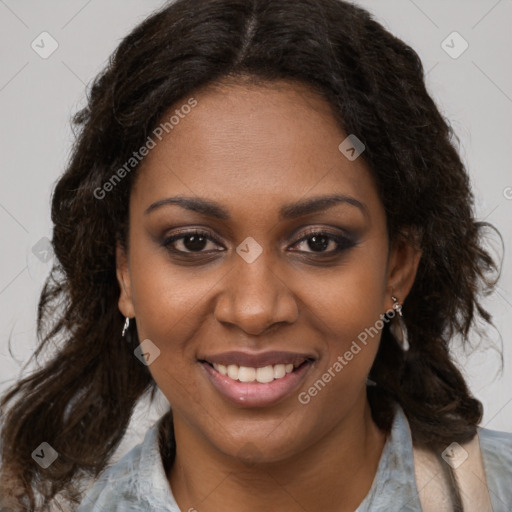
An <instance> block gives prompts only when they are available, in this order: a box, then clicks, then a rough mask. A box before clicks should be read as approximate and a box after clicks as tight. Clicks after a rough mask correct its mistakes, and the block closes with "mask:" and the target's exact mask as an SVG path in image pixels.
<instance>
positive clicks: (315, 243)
mask: <svg viewBox="0 0 512 512" xmlns="http://www.w3.org/2000/svg"><path fill="white" fill-rule="evenodd" d="M300 244H304V245H306V247H308V248H310V249H311V250H310V251H307V250H306V251H300V252H306V253H310V254H311V253H312V254H314V253H317V254H321V255H322V254H325V255H334V254H338V253H339V252H341V251H343V250H345V249H349V248H350V247H353V246H354V245H355V242H354V241H353V240H351V239H349V238H348V237H346V236H343V235H340V234H337V233H336V234H335V233H330V232H328V231H322V230H312V231H309V232H308V233H306V234H305V235H304V236H303V237H302V238H301V239H300V240H298V241H297V242H296V243H295V244H294V246H297V245H300ZM329 248H330V249H331V250H327V249H329Z"/></svg>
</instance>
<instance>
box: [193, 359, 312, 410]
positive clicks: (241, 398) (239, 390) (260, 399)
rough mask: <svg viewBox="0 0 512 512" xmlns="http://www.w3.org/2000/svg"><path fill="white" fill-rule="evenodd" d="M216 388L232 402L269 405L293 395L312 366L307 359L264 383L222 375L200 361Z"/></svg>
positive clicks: (257, 405) (250, 405)
mask: <svg viewBox="0 0 512 512" xmlns="http://www.w3.org/2000/svg"><path fill="white" fill-rule="evenodd" d="M200 364H201V366H202V367H203V368H204V369H205V371H206V374H207V375H208V377H209V379H210V382H211V383H212V384H213V386H214V387H215V389H216V390H217V391H218V392H219V393H220V394H221V395H222V396H224V397H225V398H226V399H227V400H229V401H230V402H232V403H234V404H236V405H239V406H242V407H268V406H270V405H274V404H277V403H278V402H280V401H281V400H284V399H285V398H286V397H288V396H289V395H291V394H292V393H293V392H294V391H295V390H296V389H297V388H298V387H299V386H300V385H301V383H302V381H303V380H304V377H305V376H306V373H307V372H308V370H309V368H310V367H311V361H306V362H305V363H303V364H302V365H301V366H300V367H299V368H297V369H296V370H294V371H293V372H290V373H287V374H286V375H285V376H284V377H282V378H281V379H274V380H273V381H272V382H268V383H265V384H262V383H261V382H256V381H254V382H240V381H238V380H233V379H230V378H229V377H228V376H227V375H222V373H219V372H218V371H217V370H215V369H214V368H212V367H211V366H210V365H209V364H208V363H204V362H200Z"/></svg>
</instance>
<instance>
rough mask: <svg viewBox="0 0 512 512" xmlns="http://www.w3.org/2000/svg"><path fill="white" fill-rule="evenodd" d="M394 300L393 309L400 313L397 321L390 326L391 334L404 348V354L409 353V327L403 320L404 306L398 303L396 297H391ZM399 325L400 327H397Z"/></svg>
mask: <svg viewBox="0 0 512 512" xmlns="http://www.w3.org/2000/svg"><path fill="white" fill-rule="evenodd" d="M391 298H392V299H393V302H394V304H393V309H394V310H395V311H396V312H397V313H398V315H395V316H396V319H395V321H394V322H392V323H391V324H390V326H389V330H390V331H391V334H392V335H393V337H394V338H395V340H396V341H397V342H398V344H399V345H400V346H401V347H402V350H403V351H404V352H407V351H408V350H409V347H410V345H409V337H408V335H407V327H406V326H405V322H404V319H403V316H404V315H403V313H402V304H400V302H398V299H397V298H396V297H393V296H391ZM397 323H398V325H397Z"/></svg>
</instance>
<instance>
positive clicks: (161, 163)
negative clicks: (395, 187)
mask: <svg viewBox="0 0 512 512" xmlns="http://www.w3.org/2000/svg"><path fill="white" fill-rule="evenodd" d="M192 96H193V98H194V100H195V101H196V102H197V104H196V105H195V106H194V107H193V108H191V109H188V108H186V109H182V108H181V107H182V106H183V105H185V104H187V102H188V100H189V98H185V99H183V100H182V101H181V102H178V103H176V104H175V105H173V107H172V108H170V109H169V110H168V112H167V113H166V115H165V116H163V121H164V122H165V121H168V120H169V119H170V117H171V116H172V115H173V114H174V115H175V117H174V123H173V127H172V129H171V130H169V133H165V132H164V134H163V137H162V140H161V141H159V140H158V139H155V141H156V145H155V147H154V148H153V149H151V151H150V152H149V154H148V155H147V156H146V157H145V160H144V162H143V164H142V166H141V168H140V169H139V171H138V177H137V182H136V187H135V188H134V192H133V194H132V196H133V201H134V203H135V205H134V206H138V207H140V208H144V207H147V206H148V204H149V203H150V202H153V201H158V200H160V199H164V198H165V197H166V196H171V195H177V194H185V195H187V196H199V197H207V198H215V199H216V200H217V201H218V202H220V203H225V204H229V205H232V206H233V208H236V207H237V206H238V207H244V208H245V209H247V207H248V205H249V203H253V204H254V205H256V204H258V205H260V206H262V205H266V206H267V207H269V206H270V204H274V203H275V204H276V205H277V204H282V203H287V202H291V201H294V200H297V199H298V198H303V197H307V196H309V195H310V196H317V195H319V194H325V193H330V194H332V193H340V194H345V195H350V196H354V197H356V198H357V199H359V200H361V201H362V202H365V203H372V202H375V201H376V202H379V200H378V194H377V191H376V188H375V185H374V182H373V179H372V177H371V174H370V172H369V169H368V167H367V166H366V164H365V162H364V160H363V159H362V158H357V159H356V160H354V161H350V160H349V159H347V158H346V157H345V155H344V154H343V153H341V152H340V150H339V148H338V146H339V145H340V143H341V142H342V141H343V140H344V139H345V138H346V137H347V134H346V133H344V132H343V130H342V129H341V127H340V126H339V124H338V123H337V121H336V119H335V117H334V115H333V113H332V110H331V107H330V105H329V103H328V102H327V101H326V100H324V99H323V98H322V97H320V96H319V95H317V94H316V93H315V92H314V91H312V90H310V89H309V88H308V87H307V86H303V85H297V84H292V83H288V82H278V83H274V84H265V85H240V84H231V85H229V84H228V85H226V84H225V85H220V86H216V87H209V88H206V89H203V90H201V91H199V92H197V93H195V94H193V95H192ZM185 112H188V113H186V114H185ZM177 114H180V115H179V116H178V115H177ZM139 203H140V204H139Z"/></svg>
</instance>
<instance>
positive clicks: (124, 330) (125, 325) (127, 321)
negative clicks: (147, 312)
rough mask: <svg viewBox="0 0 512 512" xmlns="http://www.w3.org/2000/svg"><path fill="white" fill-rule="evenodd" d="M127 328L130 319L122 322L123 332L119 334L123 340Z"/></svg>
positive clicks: (127, 318)
mask: <svg viewBox="0 0 512 512" xmlns="http://www.w3.org/2000/svg"><path fill="white" fill-rule="evenodd" d="M128 327H130V318H129V317H126V320H125V321H124V326H123V332H122V333H121V336H122V337H123V338H124V335H125V334H126V331H127V330H128Z"/></svg>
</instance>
